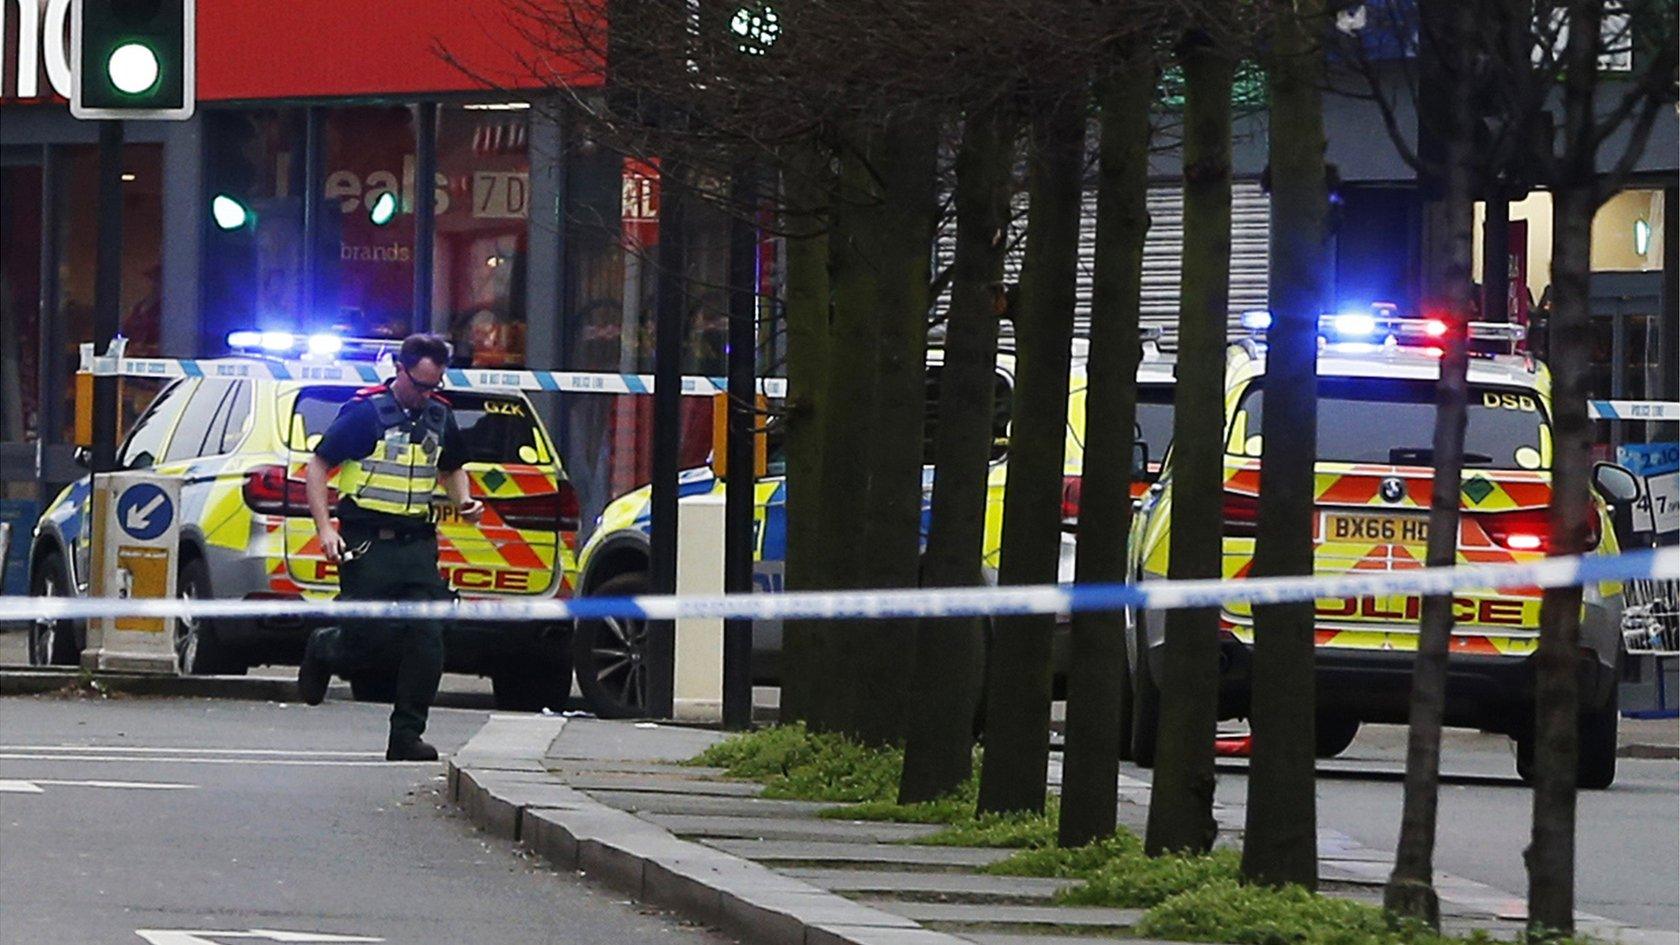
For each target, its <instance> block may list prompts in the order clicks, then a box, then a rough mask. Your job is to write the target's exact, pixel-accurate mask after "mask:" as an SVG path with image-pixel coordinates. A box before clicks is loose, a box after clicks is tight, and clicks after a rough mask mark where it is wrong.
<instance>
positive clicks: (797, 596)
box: [0, 548, 1680, 622]
mask: <svg viewBox="0 0 1680 945" xmlns="http://www.w3.org/2000/svg"><path fill="white" fill-rule="evenodd" d="M1677 574H1680V548H1663V549H1659V550H1644V551H1633V552H1628V553H1626V554H1620V555H1586V556H1581V557H1569V558H1544V559H1541V560H1538V561H1531V562H1526V563H1519V564H1472V565H1459V566H1457V567H1451V568H1419V569H1415V570H1410V571H1350V572H1347V573H1345V574H1337V575H1325V576H1322V577H1277V578H1248V579H1245V580H1234V581H1227V580H1217V581H1214V580H1199V581H1147V582H1144V583H1141V584H1049V585H1038V586H1030V587H966V588H912V589H899V590H860V591H790V592H787V593H782V594H731V595H713V596H702V595H695V596H684V597H654V596H643V597H581V598H575V599H571V600H560V599H553V598H547V599H542V600H507V599H502V600H466V601H460V602H456V601H371V600H353V601H352V600H295V601H288V600H273V599H265V600H194V599H184V598H183V599H174V598H164V599H146V600H141V599H121V598H69V597H0V608H3V610H0V612H3V613H6V614H8V615H10V616H11V618H12V619H16V620H83V619H91V618H101V617H162V618H182V617H196V618H208V619H213V620H214V619H229V618H247V619H248V618H264V617H267V618H276V617H283V618H290V619H311V620H316V619H318V620H322V621H333V620H347V619H359V618H378V619H387V620H388V619H415V618H417V619H442V620H457V621H514V620H536V621H549V622H554V621H563V620H573V619H589V618H596V619H599V618H604V617H612V618H618V619H631V620H674V619H678V618H687V617H699V618H713V619H726V620H727V619H747V620H788V619H812V620H825V619H847V620H850V619H859V620H867V619H875V618H881V617H901V618H904V617H912V618H913V617H974V616H1004V615H1019V614H1066V613H1076V612H1080V611H1102V610H1119V609H1122V608H1135V609H1144V610H1162V609H1173V608H1180V607H1217V606H1220V605H1222V604H1234V603H1246V604H1276V603H1284V602H1287V601H1305V600H1317V599H1325V598H1330V599H1336V598H1356V597H1367V596H1372V595H1379V594H1381V595H1392V594H1407V595H1411V594H1419V595H1428V594H1447V593H1451V592H1453V591H1468V590H1479V589H1507V590H1508V589H1513V588H1529V587H1568V586H1571V585H1575V584H1591V583H1597V582H1600V581H1626V580H1636V579H1650V578H1656V577H1674V576H1675V575H1677Z"/></svg>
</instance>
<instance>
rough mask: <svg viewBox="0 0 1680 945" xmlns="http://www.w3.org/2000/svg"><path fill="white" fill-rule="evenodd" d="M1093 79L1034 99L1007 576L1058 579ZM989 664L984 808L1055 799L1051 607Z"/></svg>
mask: <svg viewBox="0 0 1680 945" xmlns="http://www.w3.org/2000/svg"><path fill="white" fill-rule="evenodd" d="M1085 99H1086V95H1085V92H1084V84H1083V81H1082V80H1081V81H1075V82H1064V83H1058V84H1053V85H1051V86H1050V87H1048V88H1046V89H1045V90H1044V94H1043V96H1042V97H1041V98H1038V99H1037V100H1035V101H1034V102H1033V103H1032V107H1033V109H1034V119H1033V126H1032V151H1031V182H1030V191H1029V197H1030V201H1031V203H1030V206H1029V208H1028V212H1027V252H1026V260H1025V263H1024V267H1023V269H1022V273H1021V287H1020V294H1019V299H1018V308H1017V310H1016V312H1015V337H1016V341H1017V349H1016V361H1015V368H1016V371H1015V396H1014V410H1013V432H1012V434H1011V442H1010V447H1009V484H1008V487H1007V490H1006V492H1005V494H1004V503H1003V550H1002V554H1003V560H1002V562H1001V565H1000V569H999V572H1000V573H999V575H998V579H999V582H1000V583H1002V584H1049V583H1053V582H1054V581H1055V580H1056V566H1057V560H1058V556H1059V552H1060V546H1061V496H1062V452H1063V447H1064V445H1065V442H1066V438H1067V432H1066V431H1067V397H1068V362H1069V359H1070V346H1071V339H1072V335H1073V306H1074V302H1075V298H1076V283H1075V279H1076V277H1077V266H1078V250H1079V202H1080V192H1081V190H1082V185H1081V178H1082V176H1083V171H1084V164H1085ZM996 626H997V630H996V633H995V634H994V639H993V641H992V650H991V656H990V659H989V660H988V663H987V668H986V677H987V678H986V756H985V761H984V763H983V765H982V766H981V770H980V802H979V809H980V810H982V811H1038V810H1043V809H1044V791H1045V775H1046V773H1047V768H1048V764H1049V752H1050V684H1051V665H1050V638H1051V634H1052V633H1053V632H1054V629H1055V617H1054V616H1052V615H1050V614H1035V615H1030V616H1019V617H1005V618H999V619H998V620H997V621H996Z"/></svg>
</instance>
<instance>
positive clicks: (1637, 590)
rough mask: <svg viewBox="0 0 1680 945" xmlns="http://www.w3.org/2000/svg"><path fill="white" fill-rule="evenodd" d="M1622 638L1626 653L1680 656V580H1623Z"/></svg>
mask: <svg viewBox="0 0 1680 945" xmlns="http://www.w3.org/2000/svg"><path fill="white" fill-rule="evenodd" d="M1624 594H1625V595H1626V597H1625V598H1624V601H1625V607H1624V608H1623V610H1622V638H1623V639H1624V640H1625V641H1626V642H1627V651H1628V653H1629V654H1630V655H1640V656H1680V579H1677V578H1656V579H1635V580H1630V581H1628V582H1627V585H1626V589H1625V591H1624Z"/></svg>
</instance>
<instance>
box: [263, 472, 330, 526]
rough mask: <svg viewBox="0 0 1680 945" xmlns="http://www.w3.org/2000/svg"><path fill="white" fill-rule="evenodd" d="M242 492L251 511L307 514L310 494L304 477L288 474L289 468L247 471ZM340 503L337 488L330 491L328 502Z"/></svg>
mask: <svg viewBox="0 0 1680 945" xmlns="http://www.w3.org/2000/svg"><path fill="white" fill-rule="evenodd" d="M240 491H241V492H242V493H243V494H244V497H245V504H246V505H248V506H250V508H251V511H253V512H259V513H262V514H264V515H308V514H309V497H308V494H307V491H306V486H305V485H304V481H303V480H302V479H294V478H292V477H290V476H288V475H287V474H286V467H284V466H278V465H270V466H258V467H256V468H254V469H252V470H251V471H250V472H248V473H246V474H245V485H244V486H242V487H241V489H240ZM337 502H338V495H337V492H336V490H333V489H331V488H329V489H328V490H327V504H328V505H329V506H331V505H335V504H337Z"/></svg>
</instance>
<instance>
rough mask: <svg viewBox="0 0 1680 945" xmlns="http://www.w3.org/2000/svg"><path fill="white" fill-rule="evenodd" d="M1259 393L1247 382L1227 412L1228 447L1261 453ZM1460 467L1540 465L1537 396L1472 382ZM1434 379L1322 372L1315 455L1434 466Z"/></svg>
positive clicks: (1542, 442)
mask: <svg viewBox="0 0 1680 945" xmlns="http://www.w3.org/2000/svg"><path fill="white" fill-rule="evenodd" d="M1264 394H1265V392H1264V391H1263V390H1262V389H1261V386H1260V384H1259V382H1255V383H1254V384H1251V385H1250V386H1249V388H1248V390H1247V391H1246V392H1245V393H1244V394H1243V396H1242V400H1241V401H1240V402H1239V403H1238V406H1237V413H1236V415H1235V416H1234V417H1233V418H1232V422H1231V429H1230V435H1229V437H1228V438H1227V441H1226V452H1228V453H1233V454H1235V455H1238V456H1254V457H1258V456H1259V455H1260V448H1261V439H1260V423H1261V416H1262V414H1263V410H1264ZM1466 420H1467V422H1466V426H1465V430H1464V465H1465V467H1466V468H1484V469H1543V468H1546V466H1547V465H1549V463H1550V460H1551V456H1550V442H1549V436H1548V434H1547V430H1546V418H1545V416H1544V414H1543V412H1542V409H1541V406H1540V399H1539V397H1537V396H1536V395H1535V394H1534V392H1533V391H1531V390H1523V389H1520V388H1500V387H1477V386H1472V387H1471V388H1470V399H1469V404H1468V408H1467V417H1466ZM1434 438H1435V384H1434V382H1432V381H1418V380H1391V379H1386V378H1367V377H1327V378H1320V379H1319V382H1318V458H1319V459H1320V460H1323V461H1328V462H1347V463H1382V464H1391V465H1397V466H1433V465H1434V464H1435V454H1434V449H1433V447H1432V444H1433V443H1434Z"/></svg>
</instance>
